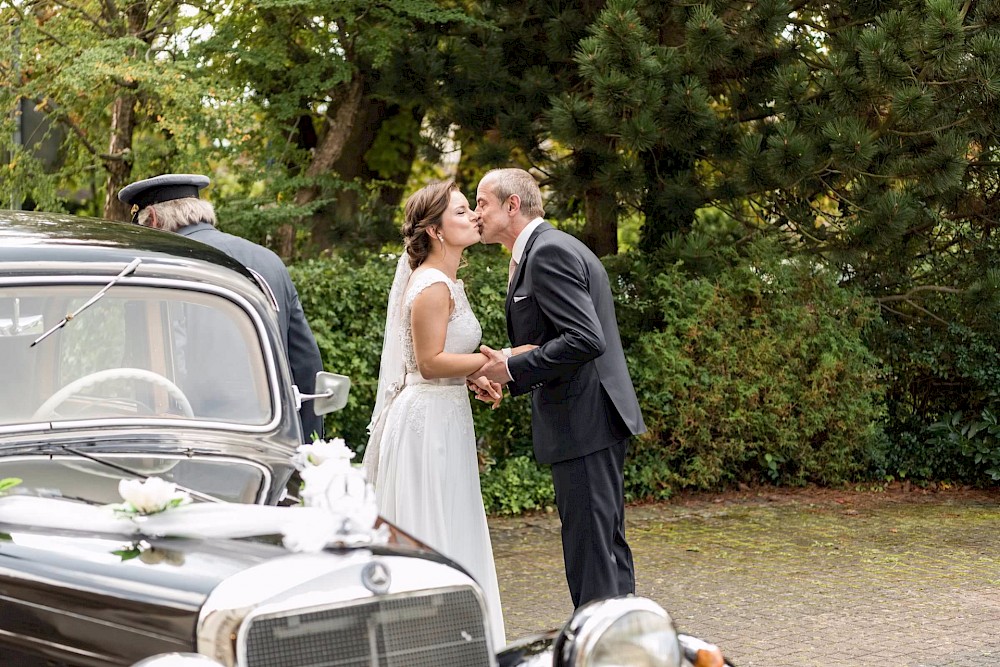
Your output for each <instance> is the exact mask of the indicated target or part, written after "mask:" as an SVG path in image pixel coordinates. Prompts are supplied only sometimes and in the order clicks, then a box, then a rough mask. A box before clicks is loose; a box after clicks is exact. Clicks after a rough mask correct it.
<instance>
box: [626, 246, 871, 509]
mask: <svg viewBox="0 0 1000 667" xmlns="http://www.w3.org/2000/svg"><path fill="white" fill-rule="evenodd" d="M642 273H643V274H645V275H646V276H647V277H648V278H647V281H645V283H644V284H642V285H635V287H634V289H635V290H636V292H637V294H638V296H636V297H633V298H631V299H626V300H624V307H623V308H621V309H620V311H619V312H622V311H625V314H624V316H622V319H623V320H624V321H634V320H633V318H632V317H631V316H630V315H629V314H628V311H631V310H638V311H639V313H640V314H639V316H638V318H636V319H648V317H647V316H646V315H645V313H649V312H650V309H651V308H652V309H655V311H654V312H655V319H654V321H656V322H658V324H656V325H655V328H654V329H653V330H651V331H647V332H646V333H644V334H643V335H642V336H641V337H637V338H635V339H634V342H633V345H632V347H631V349H630V350H629V351H628V360H629V367H630V371H631V373H632V378H633V381H634V383H635V385H636V389H637V393H638V395H639V401H640V405H641V406H642V409H643V415H644V417H645V420H646V424H647V426H648V427H649V432H648V433H647V434H646V435H645V436H643V437H641V438H639V439H638V440H637V442H636V443H635V444H634V447H633V451H632V454H631V455H630V457H629V462H628V470H627V474H626V483H627V488H628V494H629V497H630V498H643V497H648V496H653V497H666V496H668V495H670V493H672V492H673V491H674V490H676V489H678V488H683V487H694V488H718V487H722V486H726V485H728V484H732V483H734V482H737V481H751V480H757V481H768V482H773V483H779V484H803V483H806V482H820V483H838V482H842V481H845V480H849V479H852V478H855V477H857V476H859V475H861V474H862V473H864V472H865V470H866V467H867V465H868V460H867V457H868V456H869V454H870V449H871V448H872V447H873V446H874V445H875V444H876V443H877V439H878V437H879V427H878V422H879V420H880V418H881V416H882V410H881V407H880V405H881V403H880V399H881V391H882V389H881V384H880V378H879V374H878V368H879V365H878V362H877V360H876V359H875V357H873V355H872V354H871V353H870V352H869V351H868V349H867V348H866V347H865V345H864V342H863V339H862V332H863V330H864V329H865V327H867V326H868V325H869V324H870V323H871V321H872V319H873V318H874V317H875V311H874V309H873V304H872V303H871V301H869V300H866V299H864V298H863V297H861V296H860V295H859V294H857V293H856V292H855V291H852V290H847V289H842V288H840V287H838V286H837V281H836V276H835V275H833V274H832V273H831V272H830V271H828V270H826V269H824V268H822V267H821V266H819V265H817V264H814V263H812V262H808V261H796V260H785V261H782V260H781V259H780V256H775V255H774V254H773V253H771V252H770V251H768V252H763V251H757V250H755V251H754V252H752V253H751V255H750V258H749V259H746V260H743V261H738V262H735V263H734V264H732V265H731V266H729V267H726V268H724V269H722V270H720V271H719V272H718V274H716V275H715V276H714V277H713V278H705V277H691V276H688V275H686V274H685V273H684V271H683V270H682V267H680V266H662V267H656V265H655V264H654V265H648V266H646V267H645V270H644V271H643V272H642ZM640 275H641V274H640ZM633 279H634V278H633Z"/></svg>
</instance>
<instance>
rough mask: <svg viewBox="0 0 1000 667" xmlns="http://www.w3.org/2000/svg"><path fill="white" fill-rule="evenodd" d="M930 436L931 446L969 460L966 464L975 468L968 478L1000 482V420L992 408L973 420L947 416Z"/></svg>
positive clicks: (934, 426)
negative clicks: (981, 478)
mask: <svg viewBox="0 0 1000 667" xmlns="http://www.w3.org/2000/svg"><path fill="white" fill-rule="evenodd" d="M927 433H928V435H929V438H928V443H929V444H931V445H933V446H934V447H935V448H937V449H939V450H941V451H944V452H947V453H948V454H951V455H955V454H961V455H962V456H964V457H966V459H967V460H966V461H964V463H966V465H967V466H969V467H971V468H972V472H971V474H970V475H968V477H989V479H990V480H992V481H994V482H996V481H998V480H1000V420H998V419H997V416H996V414H995V413H994V412H993V411H992V410H990V409H989V408H985V409H983V411H982V412H981V413H980V414H979V416H977V417H975V416H974V417H972V418H971V419H965V418H964V416H963V414H962V412H961V411H959V412H954V413H951V414H946V415H944V419H942V420H941V421H939V422H935V423H933V424H931V425H930V426H929V427H928V428H927ZM968 477H967V478H968Z"/></svg>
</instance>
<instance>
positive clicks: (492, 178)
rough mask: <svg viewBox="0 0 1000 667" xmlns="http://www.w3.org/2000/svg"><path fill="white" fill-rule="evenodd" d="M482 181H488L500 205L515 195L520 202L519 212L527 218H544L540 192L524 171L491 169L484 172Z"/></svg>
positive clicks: (533, 179) (533, 180)
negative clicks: (522, 212)
mask: <svg viewBox="0 0 1000 667" xmlns="http://www.w3.org/2000/svg"><path fill="white" fill-rule="evenodd" d="M483 180H484V181H486V180H488V181H489V182H490V184H492V185H493V194H495V195H496V196H497V199H499V200H500V203H503V202H504V201H506V200H507V197H510V196H511V195H517V196H518V198H520V200H521V210H522V211H524V213H525V215H527V216H528V218H531V219H534V218H542V217H545V209H544V208H542V191H541V190H540V189H539V188H538V183H537V182H536V181H535V178H534V177H533V176H532V175H531V174H529V173H528V172H526V171H525V170H524V169H492V170H490V171H488V172H486V175H485V176H483Z"/></svg>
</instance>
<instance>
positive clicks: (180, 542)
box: [0, 522, 452, 665]
mask: <svg viewBox="0 0 1000 667" xmlns="http://www.w3.org/2000/svg"><path fill="white" fill-rule="evenodd" d="M402 538H403V539H397V537H395V536H394V537H393V539H392V540H391V541H390V543H388V544H383V545H380V546H377V547H372V548H367V547H357V548H339V549H328V550H327V552H328V553H329V554H330V557H331V558H338V557H342V558H346V557H350V556H352V554H354V553H356V552H358V551H362V550H364V551H370V552H372V553H374V554H376V555H393V556H404V557H412V558H420V559H425V560H432V561H436V562H441V563H447V564H449V565H452V564H451V563H449V561H447V560H446V559H444V558H443V557H441V556H440V555H438V554H435V553H433V552H430V551H426V550H424V549H422V548H421V547H420V545H418V544H417V545H415V544H413V543H411V542H409V541H407V540H406V539H405V535H403V536H402ZM290 555H291V552H290V551H289V550H287V549H285V548H284V547H282V546H280V543H279V540H278V538H275V537H261V538H254V539H211V540H209V539H205V540H198V539H182V538H147V537H134V538H129V537H124V536H121V535H109V534H100V533H88V532H85V531H77V530H55V529H41V528H36V527H31V526H26V525H21V524H10V523H2V522H0V632H2V633H3V634H4V635H6V636H8V637H14V638H15V640H16V641H17V642H19V643H20V645H21V646H22V647H23V648H24V650H25V651H26V654H30V655H44V656H46V657H47V658H48V659H53V660H56V661H62V660H67V657H68V656H70V655H73V656H77V659H78V660H79V661H76V660H70V661H69V664H80V665H90V664H93V665H106V664H116V665H131V664H132V663H133V662H135V661H136V660H137V659H139V658H141V657H144V656H148V655H153V654H156V653H162V652H172V651H179V652H184V651H187V652H190V651H193V650H195V648H196V646H197V641H196V629H197V624H198V619H199V613H200V612H201V609H202V606H203V605H204V604H205V602H206V600H207V599H208V597H209V595H210V594H211V593H212V591H213V590H214V589H215V588H216V587H217V586H218V585H219V584H220V583H222V582H223V581H225V580H226V579H227V578H229V577H232V576H234V575H237V574H239V573H240V572H243V571H245V570H248V569H250V568H253V567H255V566H257V565H261V564H264V563H266V562H267V561H272V560H276V559H281V558H286V557H289V556H290ZM86 655H89V656H91V657H90V658H86V657H85V656H86ZM38 664H44V663H43V662H39V663H38Z"/></svg>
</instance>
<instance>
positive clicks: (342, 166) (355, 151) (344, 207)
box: [312, 97, 424, 251]
mask: <svg viewBox="0 0 1000 667" xmlns="http://www.w3.org/2000/svg"><path fill="white" fill-rule="evenodd" d="M404 114H405V115H409V116H411V117H412V118H413V119H414V121H415V124H416V127H417V128H419V127H420V122H421V121H422V120H423V117H424V114H423V112H422V111H419V110H417V109H409V108H401V107H399V106H397V105H395V104H390V103H388V102H385V101H384V100H380V99H374V98H371V97H366V98H365V99H364V101H363V103H362V105H361V109H360V110H359V113H358V117H357V119H356V122H355V124H354V129H353V130H352V131H351V135H350V137H348V140H347V144H346V145H345V146H344V149H343V151H342V152H341V154H340V159H338V160H337V161H336V162H335V163H334V165H333V171H334V172H336V173H337V175H338V176H339V177H340V178H341V179H343V180H344V181H354V180H359V181H360V182H362V183H368V182H371V181H373V180H376V179H379V180H381V181H383V183H384V182H385V181H390V182H392V183H395V184H396V186H397V187H393V186H392V185H389V184H384V185H382V186H381V187H380V189H379V194H378V198H377V204H376V205H377V206H378V207H380V208H382V207H385V208H392V209H395V208H397V207H398V206H399V202H400V201H401V200H402V198H403V191H404V189H405V188H406V182H407V180H408V179H409V176H410V170H411V168H412V165H413V161H414V160H415V159H416V155H417V142H418V140H419V134H415V135H414V136H413V137H412V138H411V139H412V140H410V141H407V139H406V138H404V137H397V140H398V141H399V142H400V144H402V143H403V142H406V143H405V146H403V145H400V146H399V147H398V148H399V151H400V152H399V157H400V159H401V160H402V162H403V163H404V165H405V166H402V167H401V168H400V170H399V171H398V172H395V173H392V174H385V173H378V172H375V171H373V170H372V169H371V168H370V167H369V166H368V163H367V162H366V161H365V156H366V155H367V154H368V151H369V149H371V147H372V146H373V145H374V143H375V140H376V139H377V138H378V136H379V133H380V131H381V129H382V126H383V125H384V124H385V123H387V122H391V121H392V120H393V119H394V118H397V117H398V116H400V115H404ZM364 202H365V198H364V196H362V195H361V194H360V193H358V192H357V190H354V189H352V188H344V189H342V190H339V191H338V192H337V193H336V199H335V201H333V202H331V203H330V204H329V205H327V206H324V208H323V210H322V211H321V212H320V214H319V215H316V216H315V219H314V221H313V225H312V242H313V245H314V246H315V248H317V249H318V250H320V251H322V250H325V249H327V248H330V247H332V246H334V245H337V244H338V243H342V242H343V239H344V238H345V235H347V238H350V239H351V242H352V243H355V244H358V245H367V246H380V245H382V244H383V243H386V242H387V241H388V242H396V241H399V229H398V227H396V226H395V225H394V224H393V220H392V217H391V216H389V217H385V218H383V217H381V216H376V218H377V219H376V220H375V221H370V222H369V223H368V224H363V225H362V226H361V227H360V228H359V227H358V223H357V221H358V216H359V213H360V211H361V207H362V204H363V203H364Z"/></svg>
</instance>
